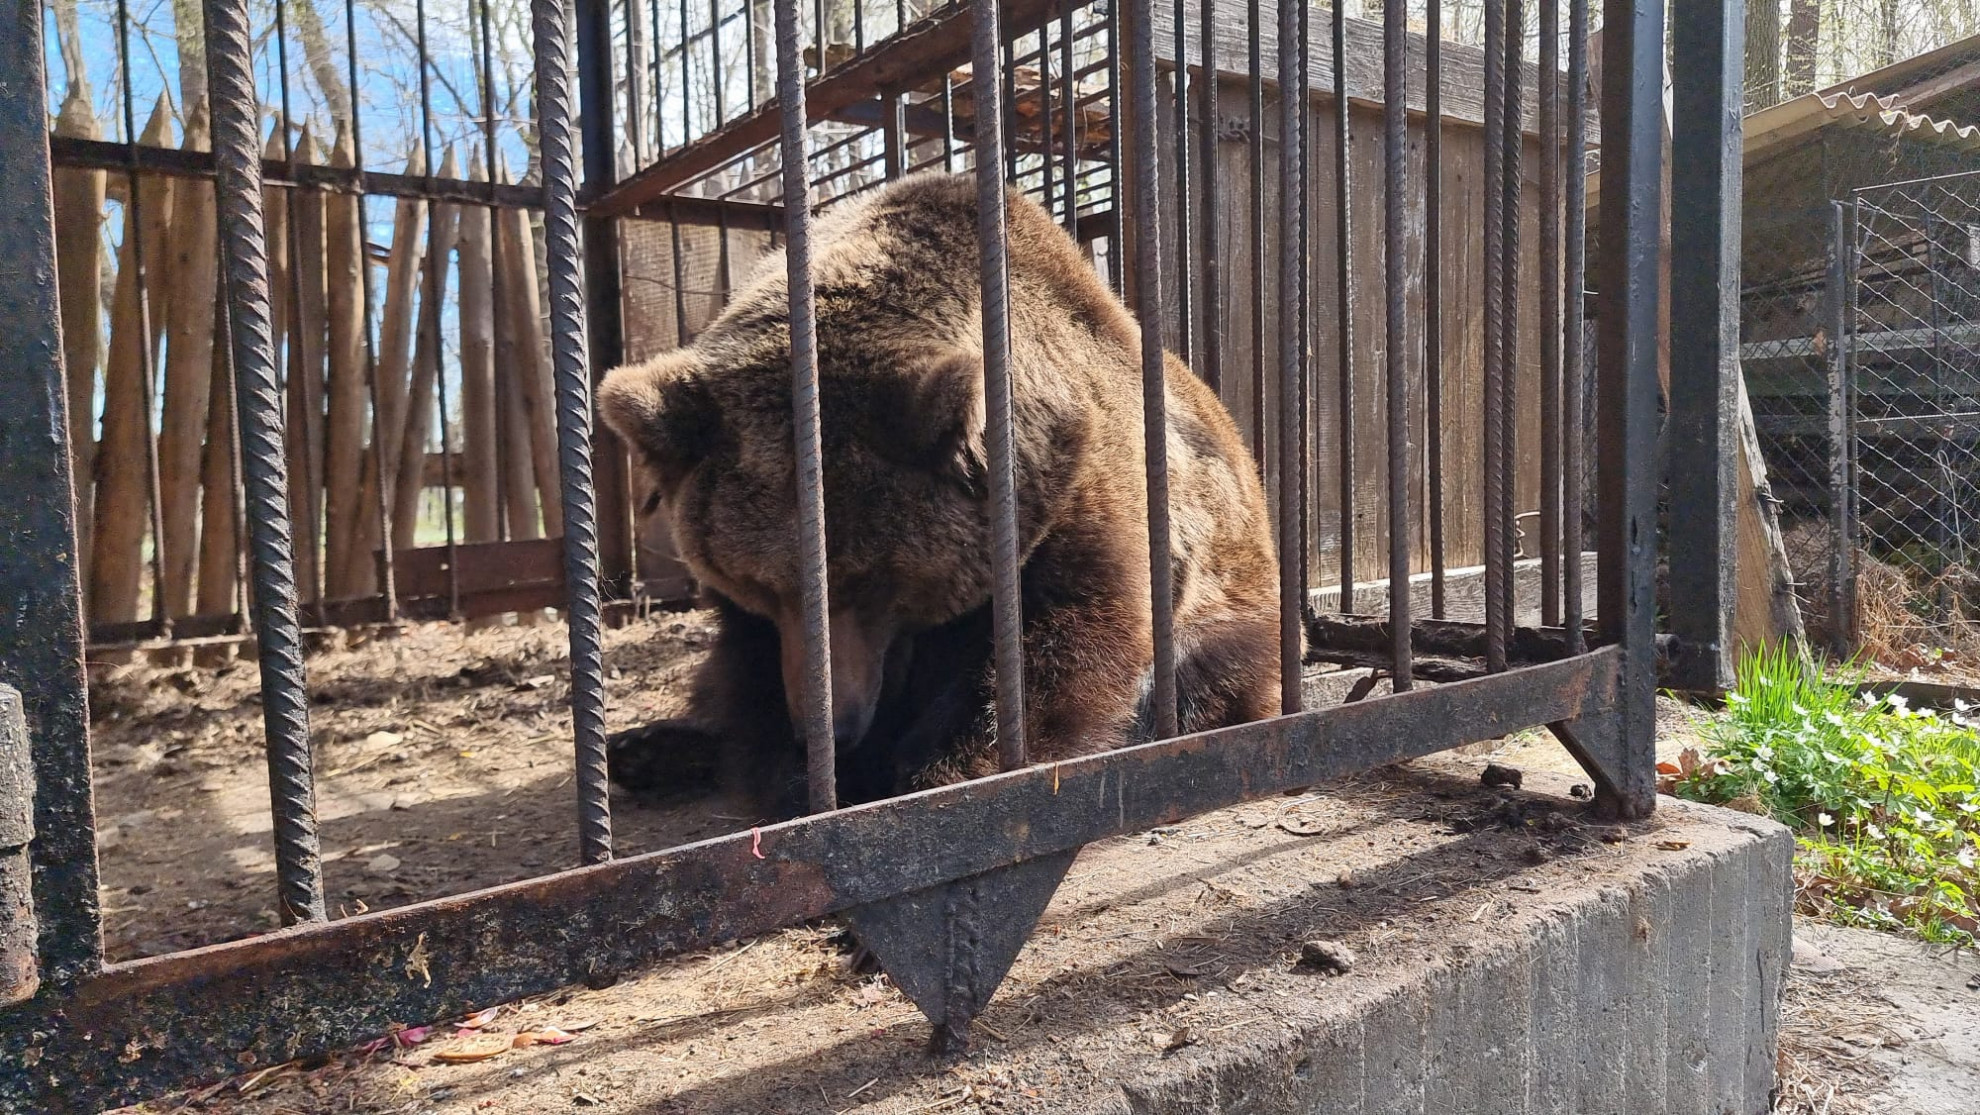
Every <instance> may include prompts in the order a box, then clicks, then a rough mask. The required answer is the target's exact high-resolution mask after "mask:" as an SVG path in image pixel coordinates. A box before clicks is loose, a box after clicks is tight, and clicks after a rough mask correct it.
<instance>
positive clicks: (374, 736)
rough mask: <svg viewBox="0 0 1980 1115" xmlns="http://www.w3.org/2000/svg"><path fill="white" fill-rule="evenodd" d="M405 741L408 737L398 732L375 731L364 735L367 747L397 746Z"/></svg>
mask: <svg viewBox="0 0 1980 1115" xmlns="http://www.w3.org/2000/svg"><path fill="white" fill-rule="evenodd" d="M405 741H406V737H404V736H402V735H400V734H399V733H397V732H373V733H371V734H370V735H368V736H366V737H364V745H365V746H366V747H397V746H398V745H400V744H402V743H404V742H405Z"/></svg>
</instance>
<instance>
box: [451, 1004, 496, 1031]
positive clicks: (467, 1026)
mask: <svg viewBox="0 0 1980 1115" xmlns="http://www.w3.org/2000/svg"><path fill="white" fill-rule="evenodd" d="M501 1013H502V1008H501V1007H489V1008H488V1009H487V1010H478V1011H475V1012H474V1013H473V1014H470V1015H468V1016H467V1017H466V1018H463V1019H461V1020H460V1021H459V1022H458V1023H456V1025H458V1026H460V1027H461V1028H462V1029H464V1030H479V1029H481V1028H482V1027H483V1026H486V1025H488V1024H489V1023H490V1022H493V1021H495V1018H496V1016H497V1015H500V1014H501Z"/></svg>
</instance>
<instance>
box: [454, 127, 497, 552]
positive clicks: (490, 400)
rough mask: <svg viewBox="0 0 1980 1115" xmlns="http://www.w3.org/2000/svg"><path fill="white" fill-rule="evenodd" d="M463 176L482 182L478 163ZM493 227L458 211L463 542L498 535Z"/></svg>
mask: <svg viewBox="0 0 1980 1115" xmlns="http://www.w3.org/2000/svg"><path fill="white" fill-rule="evenodd" d="M468 179H469V180H470V181H474V182H480V181H485V180H486V176H485V175H484V174H483V172H482V169H481V167H480V165H479V164H476V165H475V166H474V167H472V168H470V169H469V171H468ZM491 237H492V226H491V222H490V221H489V213H488V210H487V208H486V207H484V206H480V205H468V206H463V207H461V210H460V233H459V242H460V249H459V251H460V261H461V263H460V270H461V308H460V317H461V325H460V329H461V452H462V459H463V461H464V462H465V464H466V468H465V470H464V471H465V475H464V477H463V483H462V488H463V502H464V506H463V513H462V519H463V520H464V525H465V528H466V529H465V534H466V541H469V542H494V541H496V540H498V539H499V538H500V537H501V510H500V498H499V492H500V487H499V484H498V481H497V479H496V471H497V470H496V460H497V453H496V451H495V312H494V283H495V280H494V270H493V261H494V255H493V253H492V252H490V250H489V249H490V248H491V247H492V239H491Z"/></svg>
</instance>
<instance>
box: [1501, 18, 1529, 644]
mask: <svg viewBox="0 0 1980 1115" xmlns="http://www.w3.org/2000/svg"><path fill="white" fill-rule="evenodd" d="M1525 14H1526V9H1525V0H1506V68H1505V90H1506V106H1505V117H1504V124H1505V138H1504V143H1505V153H1504V155H1503V162H1502V164H1501V170H1502V171H1503V172H1504V175H1505V179H1504V182H1505V185H1504V189H1505V202H1504V208H1503V209H1502V210H1501V212H1500V220H1501V222H1502V232H1501V235H1502V236H1503V238H1504V240H1503V243H1504V247H1505V253H1506V258H1505V263H1504V265H1503V269H1502V271H1501V275H1500V278H1501V281H1502V285H1501V287H1500V288H1499V290H1500V296H1501V297H1503V298H1504V299H1505V309H1504V311H1503V314H1502V316H1501V319H1500V322H1499V343H1500V345H1501V346H1502V347H1501V354H1500V357H1499V365H1500V370H1501V383H1502V384H1503V391H1502V393H1501V395H1500V397H1499V405H1500V408H1501V410H1502V411H1503V413H1504V418H1503V419H1502V424H1501V425H1500V433H1501V435H1502V437H1503V438H1504V440H1503V441H1502V442H1501V443H1500V448H1499V460H1500V463H1501V466H1502V468H1503V469H1504V479H1503V481H1502V487H1501V488H1500V493H1501V498H1503V500H1504V501H1505V502H1504V504H1503V505H1502V507H1501V515H1502V516H1503V520H1504V525H1503V526H1502V527H1501V528H1500V534H1499V540H1500V545H1501V546H1502V547H1503V548H1504V554H1503V556H1502V558H1501V559H1500V569H1501V573H1500V575H1499V592H1500V594H1501V596H1502V598H1503V599H1502V602H1501V603H1500V605H1499V614H1500V615H1502V616H1503V617H1504V618H1505V625H1506V627H1507V628H1508V629H1510V628H1511V627H1513V626H1514V625H1515V624H1517V623H1518V622H1519V578H1518V574H1517V572H1516V571H1517V569H1518V563H1517V559H1518V557H1519V499H1518V497H1519V451H1518V442H1519V226H1520V216H1521V214H1520V193H1521V188H1522V187H1523V186H1524V185H1525V182H1524V180H1523V178H1522V177H1521V170H1520V162H1521V156H1522V155H1523V154H1524V153H1525V149H1526V112H1525V104H1524V101H1525V97H1524V95H1523V94H1524V92H1525V82H1524V80H1523V79H1522V77H1521V73H1522V71H1523V70H1524V68H1525V67H1524V64H1523V56H1524V54H1525V50H1524V46H1525V42H1526V20H1525Z"/></svg>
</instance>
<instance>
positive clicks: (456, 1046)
mask: <svg viewBox="0 0 1980 1115" xmlns="http://www.w3.org/2000/svg"><path fill="white" fill-rule="evenodd" d="M510 1041H511V1039H510V1037H509V1035H507V1034H475V1035H474V1036H473V1037H466V1038H462V1039H461V1040H459V1041H457V1042H455V1043H453V1044H452V1045H449V1046H447V1047H445V1048H443V1049H436V1050H434V1052H433V1059H434V1060H436V1061H443V1062H445V1063H447V1064H450V1065H465V1064H472V1063H474V1062H476V1061H486V1060H488V1059H489V1058H491V1057H500V1056H501V1055H502V1054H504V1053H507V1052H508V1051H509V1047H510Z"/></svg>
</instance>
